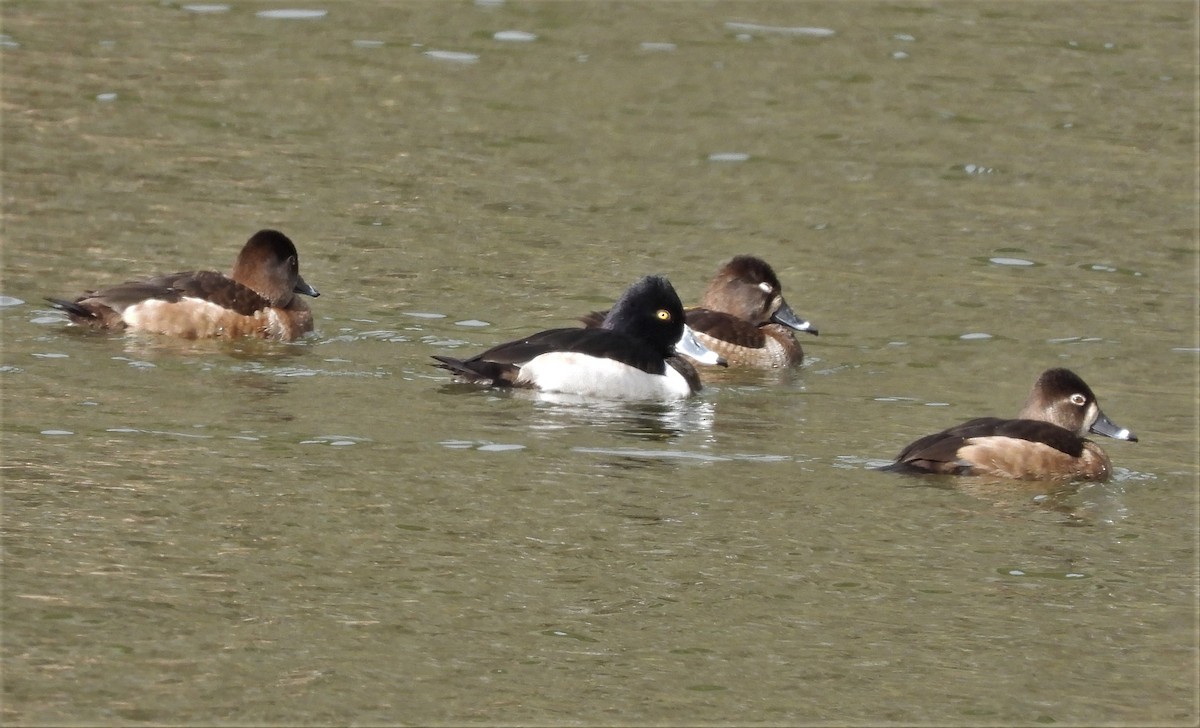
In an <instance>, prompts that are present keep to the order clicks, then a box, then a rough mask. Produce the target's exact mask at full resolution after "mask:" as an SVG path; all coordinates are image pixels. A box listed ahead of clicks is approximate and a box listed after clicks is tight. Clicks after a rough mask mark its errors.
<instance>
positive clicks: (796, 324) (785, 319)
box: [771, 301, 817, 336]
mask: <svg viewBox="0 0 1200 728" xmlns="http://www.w3.org/2000/svg"><path fill="white" fill-rule="evenodd" d="M771 321H772V322H773V323H777V324H781V325H783V326H787V327H788V328H792V329H795V330H797V331H807V332H808V333H810V334H812V335H813V336H816V335H817V327H815V326H813V325H812V323H811V322H809V321H808V320H807V319H802V318H800V317H799V316H797V315H796V312H795V311H793V310H792V307H791V306H789V305H787V301H781V302H780V304H779V310H778V311H776V312H775V313H774V314H772V315H771Z"/></svg>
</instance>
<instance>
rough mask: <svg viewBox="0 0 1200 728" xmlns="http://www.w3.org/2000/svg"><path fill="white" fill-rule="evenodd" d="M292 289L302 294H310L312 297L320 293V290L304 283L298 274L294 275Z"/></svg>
mask: <svg viewBox="0 0 1200 728" xmlns="http://www.w3.org/2000/svg"><path fill="white" fill-rule="evenodd" d="M292 291H294V292H295V293H303V294H304V295H306V296H312V297H313V298H316V297H317V296H319V295H321V293H320V291H318V290H317V289H315V288H313V287H312V286H310V285H308V284H307V283H305V282H304V279H303V278H301V277H299V276H297V277H296V286H295V287H294V288H292Z"/></svg>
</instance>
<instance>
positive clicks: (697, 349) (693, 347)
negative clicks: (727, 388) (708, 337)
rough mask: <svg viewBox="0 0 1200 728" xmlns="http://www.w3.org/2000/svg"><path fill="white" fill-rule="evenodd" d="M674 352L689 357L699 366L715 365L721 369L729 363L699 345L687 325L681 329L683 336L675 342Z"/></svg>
mask: <svg viewBox="0 0 1200 728" xmlns="http://www.w3.org/2000/svg"><path fill="white" fill-rule="evenodd" d="M675 351H676V352H678V353H680V354H684V355H686V356H690V357H691V358H693V359H695V360H696V361H698V362H700V363H701V364H716V365H717V366H722V367H727V366H729V362H727V361H725V357H723V356H720V355H719V354H717V352H715V351H713V350H712V349H709V348H708V347H707V346H705V345H704V344H701V343H700V340H699V339H697V338H696V334H695V332H694V331H692V329H691V327H690V326H687V325H684V327H683V336H680V337H679V341H676V342H675Z"/></svg>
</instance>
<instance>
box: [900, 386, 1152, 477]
mask: <svg viewBox="0 0 1200 728" xmlns="http://www.w3.org/2000/svg"><path fill="white" fill-rule="evenodd" d="M1089 432H1094V433H1096V434H1098V435H1105V436H1107V437H1112V438H1116V439H1118V440H1130V441H1134V442H1136V441H1137V437H1135V436H1134V434H1133V433H1132V432H1130V431H1129V430H1126V429H1124V428H1122V427H1119V426H1118V425H1116V424H1115V423H1113V421H1112V420H1110V419H1108V417H1107V416H1105V414H1104V413H1103V412H1102V411H1101V410H1100V406H1099V404H1098V402H1097V401H1096V395H1095V394H1093V393H1092V390H1091V388H1089V387H1088V385H1087V384H1086V383H1084V381H1083V380H1082V379H1081V378H1080V377H1079V376H1078V375H1077V374H1075V373H1074V372H1072V371H1070V370H1068V369H1048V370H1046V371H1045V372H1043V373H1042V375H1041V376H1040V377H1039V378H1038V380H1037V382H1036V383H1035V384H1034V386H1033V390H1032V391H1031V392H1030V393H1029V397H1028V399H1026V401H1025V406H1024V407H1023V408H1022V409H1021V412H1020V414H1019V415H1018V416H1017V419H1011V420H1006V419H1000V418H997V417H981V418H978V419H973V420H968V421H967V422H964V423H962V424H961V425H956V426H954V427H951V428H949V429H946V430H943V431H941V432H938V433H935V434H932V435H926V436H925V437H922V438H920V439H919V440H917V441H915V442H913V443H912V444H910V445H909V446H908V447H906V448H904V449H903V450H902V451H901V452H900V454H899V455H898V456H897V457H896V461H895V462H894V463H892V464H891V465H888V466H886V467H885V468H884V469H885V470H892V471H896V472H906V473H941V474H948V475H990V476H995V477H1001V478H1016V479H1022V480H1050V479H1077V478H1078V479H1086V480H1107V479H1108V477H1109V476H1110V475H1111V472H1112V463H1111V462H1110V460H1109V458H1108V455H1107V454H1105V452H1104V450H1102V449H1101V448H1100V446H1099V445H1097V444H1096V443H1094V442H1092V441H1091V440H1088V439H1086V438H1085V437H1084V436H1085V435H1086V434H1088V433H1089Z"/></svg>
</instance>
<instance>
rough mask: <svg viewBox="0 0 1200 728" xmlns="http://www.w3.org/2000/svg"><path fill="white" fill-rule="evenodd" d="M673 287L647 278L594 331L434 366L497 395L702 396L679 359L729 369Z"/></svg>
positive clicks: (561, 331)
mask: <svg viewBox="0 0 1200 728" xmlns="http://www.w3.org/2000/svg"><path fill="white" fill-rule="evenodd" d="M684 319H685V317H684V312H683V304H682V302H681V301H680V300H679V296H678V294H676V292H675V289H674V287H672V285H671V283H670V281H668V280H667V279H666V278H665V277H663V276H658V275H651V276H646V277H644V278H642V279H640V280H639V281H637V282H636V283H634V284H633V285H631V286H630V287H629V288H628V289H627V290H626V291H625V292H624V293H623V294H622V295H621V297H620V299H619V300H618V301H617V302H616V303H615V304H614V305H613V307H612V308H611V309H610V310H609V311H608V313H607V315H606V316H605V317H604V320H603V321H602V322H601V324H600V325H599V326H598V327H595V328H579V327H572V328H557V329H549V330H546V331H541V332H539V333H536V334H532V335H530V336H527V337H525V338H523V339H518V340H515V341H509V342H506V343H503V344H499V345H497V346H494V347H492V348H490V349H488V350H487V351H485V352H483V353H482V354H478V355H476V356H473V357H471V358H469V359H456V358H453V357H449V356H441V355H434V356H433V358H434V359H435V360H437V362H438V363H437V364H435V365H434V366H437V367H441V368H443V369H447V370H449V371H451V372H453V373H454V374H455V375H457V376H458V377H459V378H461V379H464V380H466V381H470V382H476V383H480V384H485V385H488V386H491V387H525V388H532V389H536V390H539V391H543V392H555V393H560V394H573V395H582V396H585V397H596V398H605V399H635V400H660V401H661V400H674V399H681V398H684V397H687V396H690V395H692V394H695V393H696V392H699V391H700V390H701V384H700V377H699V375H698V374H697V373H696V369H695V367H694V366H692V364H691V362H689V361H688V360H687V359H685V358H684V357H683V356H681V354H685V355H687V356H688V357H691V358H692V359H693V360H695V361H697V362H699V363H701V364H706V365H723V364H724V363H725V362H724V360H722V359H721V357H719V356H718V355H717V354H716V353H715V352H712V351H710V350H708V349H705V348H704V346H703V345H702V344H700V342H698V341H697V340H696V336H695V334H694V333H693V332H692V330H691V329H690V328H688V326H687V324H686V323H685V320H684Z"/></svg>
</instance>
